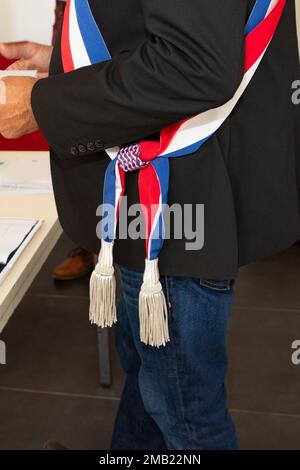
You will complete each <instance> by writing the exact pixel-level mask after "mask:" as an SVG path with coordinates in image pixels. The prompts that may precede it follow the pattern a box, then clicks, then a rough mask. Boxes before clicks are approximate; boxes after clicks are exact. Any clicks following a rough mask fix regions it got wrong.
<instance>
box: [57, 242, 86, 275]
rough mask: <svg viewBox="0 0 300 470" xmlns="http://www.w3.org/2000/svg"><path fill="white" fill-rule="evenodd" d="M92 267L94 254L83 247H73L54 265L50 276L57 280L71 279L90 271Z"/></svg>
mask: <svg viewBox="0 0 300 470" xmlns="http://www.w3.org/2000/svg"><path fill="white" fill-rule="evenodd" d="M93 268H94V255H93V254H92V253H89V252H88V251H86V250H84V249H83V248H79V247H77V248H75V249H74V250H72V251H71V253H70V254H69V257H68V258H67V259H66V260H65V261H63V262H62V263H60V264H58V265H57V266H55V268H54V269H53V273H52V277H53V278H54V279H57V280H59V281H72V280H73V279H79V278H81V277H83V276H85V275H86V274H88V273H90V272H91V271H92V270H93Z"/></svg>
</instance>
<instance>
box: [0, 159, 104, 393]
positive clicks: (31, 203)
mask: <svg viewBox="0 0 300 470" xmlns="http://www.w3.org/2000/svg"><path fill="white" fill-rule="evenodd" d="M39 154H40V155H41V152H39ZM43 154H44V155H43V157H45V158H49V156H48V152H43ZM2 155H3V154H2ZM18 155H20V154H19V153H17V152H11V154H10V155H9V157H10V158H14V156H16V157H17V156H18ZM35 155H37V153H35ZM0 160H1V152H0ZM49 171H50V170H49ZM0 217H17V218H30V219H38V220H43V224H42V226H41V227H40V228H39V230H38V231H37V232H36V233H35V235H34V237H33V238H32V239H31V240H30V242H29V244H28V245H27V246H26V248H25V249H24V251H23V252H22V253H21V255H20V257H19V258H18V260H17V261H16V263H15V264H14V265H13V267H12V270H11V271H10V272H9V273H8V275H7V277H5V278H4V281H3V282H1V284H0V333H1V331H2V330H3V328H4V327H5V325H6V324H7V322H8V320H9V319H10V317H11V316H12V314H13V313H14V310H15V309H16V307H17V306H18V305H19V303H20V302H21V300H22V298H23V296H24V295H25V294H26V292H27V290H28V288H29V287H30V285H31V283H32V282H33V280H34V278H35V277H36V275H37V274H38V272H39V271H40V269H41V267H42V266H43V264H44V262H45V261H46V259H47V257H48V256H49V254H50V253H51V251H52V249H53V248H54V246H55V244H56V242H57V241H58V239H59V237H60V235H61V234H62V228H61V226H60V223H59V221H58V216H57V212H56V206H55V201H54V196H53V194H52V193H51V194H50V193H48V194H29V195H24V194H22V195H4V194H1V193H0ZM87 318H88V317H87ZM87 321H88V319H87ZM97 338H98V355H99V368H100V383H101V385H104V386H109V385H110V384H111V369H110V354H109V340H108V331H107V329H102V328H98V329H97Z"/></svg>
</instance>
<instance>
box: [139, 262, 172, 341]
mask: <svg viewBox="0 0 300 470" xmlns="http://www.w3.org/2000/svg"><path fill="white" fill-rule="evenodd" d="M139 313H140V338H141V341H142V342H143V343H145V344H149V345H150V346H154V347H157V348H159V347H160V346H166V344H167V343H168V342H169V341H170V335H169V327H168V308H167V303H166V299H165V295H164V292H163V288H162V285H161V283H160V281H159V271H158V260H157V259H156V260H147V259H146V267H145V273H144V282H143V284H142V287H141V292H140V296H139Z"/></svg>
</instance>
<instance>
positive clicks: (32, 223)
mask: <svg viewBox="0 0 300 470" xmlns="http://www.w3.org/2000/svg"><path fill="white" fill-rule="evenodd" d="M0 220H2V222H3V226H4V225H5V220H6V223H8V224H9V225H12V223H14V224H16V222H17V223H19V224H20V225H22V224H24V223H25V224H26V225H27V224H28V225H29V226H30V227H33V228H32V229H31V231H30V233H29V234H28V235H27V237H26V238H25V240H24V239H23V242H22V244H21V245H20V246H19V248H18V249H17V251H16V252H15V254H14V256H13V257H12V258H11V259H10V260H9V262H8V263H7V264H6V266H5V267H4V269H2V271H1V272H0V284H1V282H3V281H4V279H5V278H6V276H7V275H8V273H9V272H10V271H11V269H12V268H13V266H14V264H15V263H16V261H17V260H18V258H19V256H20V255H21V253H22V252H23V251H24V250H25V248H26V247H27V245H28V244H29V242H30V241H31V240H32V238H33V237H34V235H35V234H36V232H37V231H38V230H39V228H40V227H41V225H42V223H43V221H42V220H39V221H37V220H28V219H0ZM29 230H30V228H29ZM27 233H28V232H27ZM0 239H1V238H0Z"/></svg>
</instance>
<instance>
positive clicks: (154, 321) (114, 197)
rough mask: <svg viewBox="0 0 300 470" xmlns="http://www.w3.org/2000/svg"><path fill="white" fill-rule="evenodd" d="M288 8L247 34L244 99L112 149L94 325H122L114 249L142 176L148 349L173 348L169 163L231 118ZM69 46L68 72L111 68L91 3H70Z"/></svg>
mask: <svg viewBox="0 0 300 470" xmlns="http://www.w3.org/2000/svg"><path fill="white" fill-rule="evenodd" d="M285 5H286V0H257V1H256V3H255V5H254V7H253V10H252V13H251V15H250V17H249V19H248V21H247V24H246V27H245V73H244V76H243V79H242V81H241V83H240V85H239V87H238V89H237V91H236V93H235V94H234V96H233V97H232V98H231V99H230V100H229V101H228V102H227V103H225V104H224V105H222V106H220V107H218V108H214V109H211V110H208V111H206V112H203V113H200V114H198V115H197V116H194V117H192V118H189V119H186V120H184V121H181V122H179V123H176V124H174V125H171V126H169V127H167V128H165V129H163V130H162V131H161V132H160V140H159V141H147V140H144V141H141V142H138V143H134V144H132V145H128V146H121V147H114V148H111V149H106V152H107V154H108V156H109V157H110V159H111V161H110V163H109V164H108V167H107V171H106V175H105V181H104V194H103V202H104V204H111V205H112V206H113V207H114V211H113V215H112V218H113V220H111V223H110V224H109V226H110V229H109V233H108V234H106V235H105V238H104V239H103V240H102V243H101V250H100V255H99V261H98V264H97V266H96V268H95V271H94V273H93V274H92V277H91V304H90V319H91V321H92V323H96V324H97V325H99V326H101V327H105V326H111V325H112V324H113V323H115V322H116V320H117V317H116V307H115V277H114V268H113V255H112V251H113V243H114V239H115V237H116V229H117V223H118V213H119V208H120V203H121V199H122V196H123V194H124V190H125V181H126V172H128V171H134V170H138V171H139V197H140V203H141V205H142V208H143V210H144V217H145V222H146V266H145V273H144V282H143V285H142V288H141V293H140V298H139V307H140V335H141V341H143V342H144V343H145V344H150V345H152V346H156V347H159V346H161V345H165V344H166V343H167V342H168V341H169V340H170V338H169V331H168V319H167V314H168V312H167V305H166V301H165V297H164V294H163V290H162V286H161V283H160V281H159V270H158V256H159V253H160V251H161V249H162V246H163V238H164V235H163V234H164V230H163V225H164V224H163V207H164V205H165V204H166V203H167V199H168V188H169V158H176V157H183V156H185V155H190V154H192V153H195V152H197V150H199V149H200V148H201V147H202V146H203V145H204V144H205V142H206V141H207V140H208V139H210V138H211V136H212V135H213V134H214V133H215V132H216V131H217V130H218V129H219V128H220V127H221V125H222V124H223V123H224V121H225V120H226V119H227V118H228V117H229V115H230V114H231V112H232V111H233V109H234V108H235V106H236V105H237V103H238V102H239V100H240V98H241V96H242V95H243V93H244V92H245V90H246V89H247V87H248V85H249V83H250V82H251V80H252V78H253V77H254V74H255V72H256V70H257V69H258V67H259V65H260V63H261V61H262V59H263V57H264V55H265V53H266V51H267V49H268V46H269V44H270V42H271V41H272V38H273V36H274V34H275V32H276V30H277V26H278V24H279V22H280V19H281V16H282V14H283V11H284V8H285ZM199 8H200V7H199ZM61 46H62V47H61V51H62V62H63V67H64V71H65V72H70V71H73V70H76V69H78V68H80V67H84V66H87V65H91V64H94V63H99V62H102V61H107V60H111V56H110V53H109V50H108V48H107V46H106V44H105V41H104V38H103V36H102V34H101V32H100V30H99V27H98V25H97V24H96V22H95V19H94V17H93V14H92V11H91V8H90V5H89V2H88V0H68V2H67V6H66V10H65V17H64V23H63V30H62V44H61Z"/></svg>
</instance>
